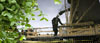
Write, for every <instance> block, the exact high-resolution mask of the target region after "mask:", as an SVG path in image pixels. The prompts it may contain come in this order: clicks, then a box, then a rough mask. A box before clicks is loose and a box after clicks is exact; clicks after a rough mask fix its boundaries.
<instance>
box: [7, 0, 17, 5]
mask: <svg viewBox="0 0 100 43" xmlns="http://www.w3.org/2000/svg"><path fill="white" fill-rule="evenodd" d="M8 2H9V4H12V3H16V0H8Z"/></svg>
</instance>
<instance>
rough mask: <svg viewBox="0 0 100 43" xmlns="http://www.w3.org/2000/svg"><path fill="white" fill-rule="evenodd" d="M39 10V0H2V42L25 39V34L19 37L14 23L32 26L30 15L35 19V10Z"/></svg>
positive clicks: (0, 25) (9, 42)
mask: <svg viewBox="0 0 100 43" xmlns="http://www.w3.org/2000/svg"><path fill="white" fill-rule="evenodd" d="M39 10H40V9H39V8H38V3H37V0H0V43H17V41H18V40H20V41H21V40H23V38H24V36H22V37H21V38H19V33H18V31H15V30H16V26H14V25H25V26H26V27H31V25H30V24H28V22H29V19H30V18H29V16H32V18H31V19H32V20H35V18H33V16H35V14H34V12H35V11H39ZM41 14H42V13H41ZM18 22H20V23H18Z"/></svg>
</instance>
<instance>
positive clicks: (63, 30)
mask: <svg viewBox="0 0 100 43" xmlns="http://www.w3.org/2000/svg"><path fill="white" fill-rule="evenodd" d="M48 28H49V29H51V30H49V31H48V30H45V29H48ZM41 29H44V30H41ZM39 30H40V31H39ZM42 32H44V33H46V32H48V33H46V34H40V33H42ZM50 32H52V33H51V34H49V33H50ZM22 34H26V38H27V40H33V41H36V40H37V41H38V40H41V41H46V40H47V41H48V40H49V41H50V40H53V39H60V40H62V39H74V40H91V41H94V40H95V39H97V38H98V40H99V37H98V36H99V35H100V24H97V25H95V26H93V25H92V22H91V23H90V22H89V23H88V24H87V23H84V24H82V25H81V24H78V25H76V24H73V25H67V26H59V33H58V36H56V37H54V36H53V31H52V27H44V28H35V29H33V30H32V29H28V30H27V31H26V32H22ZM96 41H97V40H96Z"/></svg>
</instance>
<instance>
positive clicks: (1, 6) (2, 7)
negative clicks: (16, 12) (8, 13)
mask: <svg viewBox="0 0 100 43" xmlns="http://www.w3.org/2000/svg"><path fill="white" fill-rule="evenodd" d="M3 9H4V6H3V4H1V3H0V11H2V10H3Z"/></svg>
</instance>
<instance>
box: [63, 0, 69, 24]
mask: <svg viewBox="0 0 100 43" xmlns="http://www.w3.org/2000/svg"><path fill="white" fill-rule="evenodd" d="M66 6H67V4H66V0H64V7H65V10H66V11H65V15H66V24H68V9H67V7H66Z"/></svg>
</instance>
